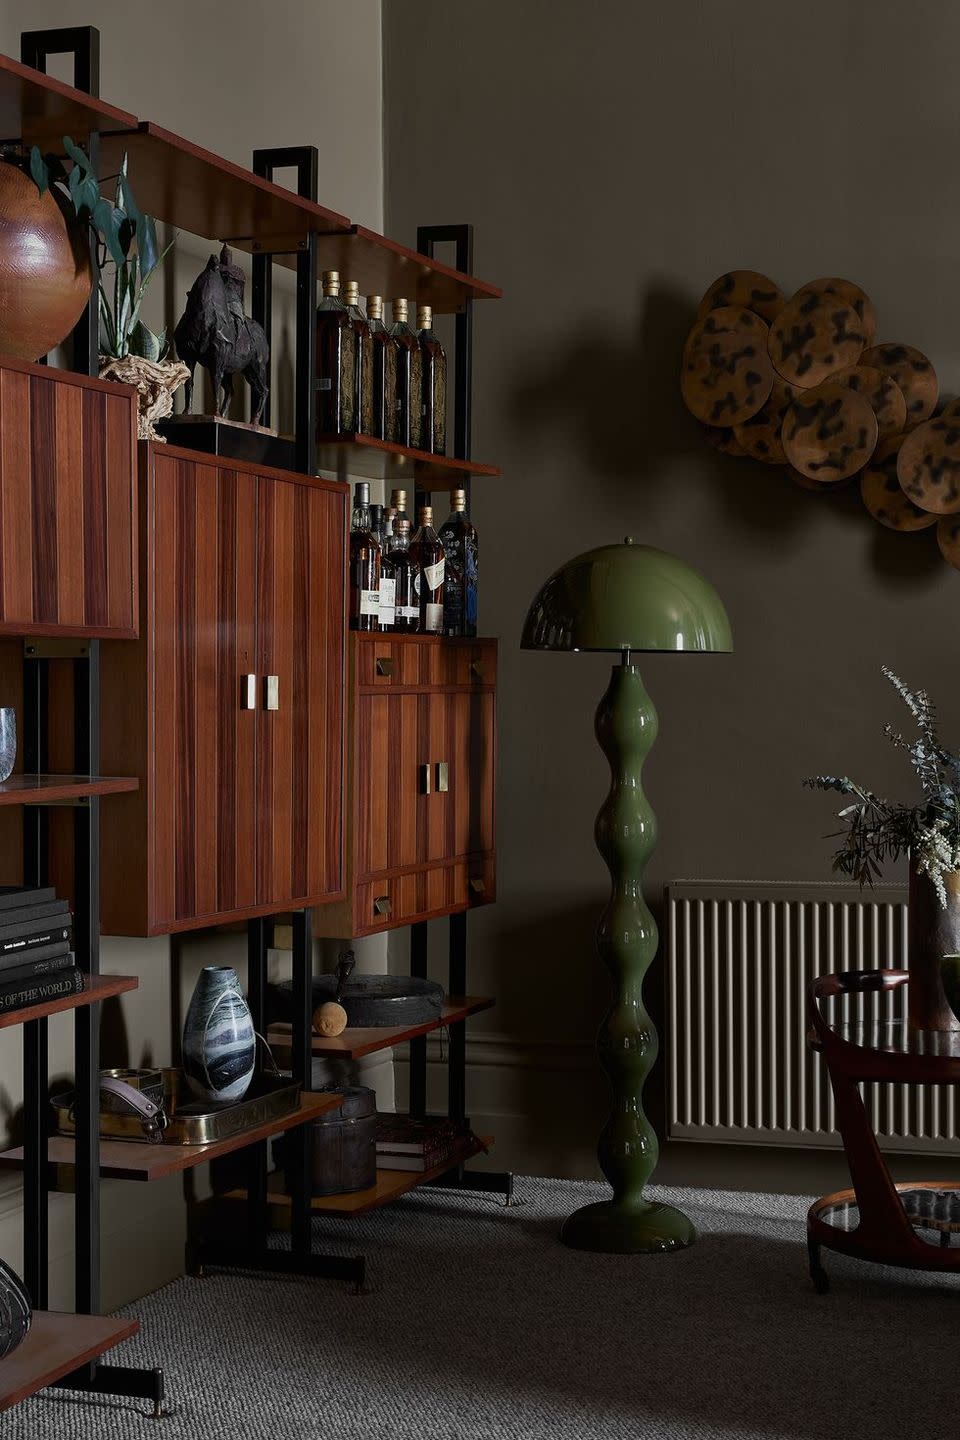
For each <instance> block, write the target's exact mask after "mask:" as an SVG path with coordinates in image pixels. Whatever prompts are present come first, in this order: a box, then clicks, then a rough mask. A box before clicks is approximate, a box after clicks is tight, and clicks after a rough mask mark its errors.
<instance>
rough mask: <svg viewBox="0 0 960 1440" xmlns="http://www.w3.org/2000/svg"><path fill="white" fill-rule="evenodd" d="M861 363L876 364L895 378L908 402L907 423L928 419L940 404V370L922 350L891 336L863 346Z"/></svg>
mask: <svg viewBox="0 0 960 1440" xmlns="http://www.w3.org/2000/svg"><path fill="white" fill-rule="evenodd" d="M860 363H861V364H862V365H873V366H875V367H876V368H877V369H878V370H883V371H884V372H885V373H886V374H887V375H889V376H890V378H891V379H892V380H896V382H897V384H898V385H899V386H900V389H901V390H902V391H903V398H904V399H905V400H906V402H907V424H908V425H919V424H920V422H921V421H922V420H929V418H930V416H931V415H932V414H933V412H934V410H936V408H937V396H938V395H939V393H940V386H939V384H938V382H937V372H936V370H934V368H933V365H932V364H931V362H930V361H929V360H928V359H927V357H926V355H924V353H923V351H922V350H917V349H916V348H915V347H914V346H913V345H901V344H900V343H899V341H896V340H894V341H890V340H888V341H885V342H884V344H882V345H872V346H871V347H870V349H869V350H864V352H863V354H862V355H861V356H860Z"/></svg>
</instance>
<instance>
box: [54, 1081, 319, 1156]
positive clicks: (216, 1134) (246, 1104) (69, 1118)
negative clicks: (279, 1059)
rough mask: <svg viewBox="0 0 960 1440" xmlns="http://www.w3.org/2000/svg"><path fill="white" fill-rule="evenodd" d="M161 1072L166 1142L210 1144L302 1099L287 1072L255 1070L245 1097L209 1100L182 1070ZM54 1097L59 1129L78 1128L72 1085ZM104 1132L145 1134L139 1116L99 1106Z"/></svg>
mask: <svg viewBox="0 0 960 1440" xmlns="http://www.w3.org/2000/svg"><path fill="white" fill-rule="evenodd" d="M161 1073H162V1075H163V1091H164V1101H163V1109H164V1114H165V1115H166V1117H167V1125H166V1129H165V1130H164V1132H163V1135H162V1136H161V1141H160V1143H161V1144H163V1145H209V1144H210V1143H211V1142H212V1141H214V1140H227V1139H229V1138H230V1137H231V1136H232V1135H237V1134H239V1132H240V1131H241V1130H251V1129H253V1127H254V1126H256V1125H262V1124H265V1123H266V1122H268V1121H271V1120H278V1119H281V1118H282V1117H283V1116H284V1115H289V1114H290V1113H291V1111H293V1110H296V1108H297V1106H298V1104H299V1103H300V1081H299V1080H290V1079H289V1078H288V1077H287V1076H285V1075H255V1076H254V1078H253V1080H252V1082H251V1084H250V1089H249V1090H248V1091H247V1093H246V1095H245V1096H244V1097H243V1099H242V1100H237V1101H235V1102H234V1103H233V1104H230V1105H211V1104H210V1102H209V1101H207V1100H196V1099H195V1098H194V1096H193V1095H192V1093H191V1091H190V1088H189V1086H188V1085H187V1082H186V1079H185V1077H184V1075H183V1072H182V1071H181V1070H173V1069H164V1070H163V1071H162V1072H161ZM50 1103H51V1105H52V1106H53V1108H54V1110H55V1111H56V1116H57V1129H58V1131H59V1132H60V1134H61V1135H74V1134H76V1125H75V1123H74V1119H73V1091H72V1090H70V1091H67V1092H66V1093H65V1094H62V1095H55V1096H54V1097H53V1099H52V1100H51V1101H50ZM100 1138H101V1139H102V1140H137V1141H140V1142H143V1140H144V1139H145V1138H146V1137H145V1136H144V1133H143V1126H142V1124H141V1122H140V1119H139V1117H138V1116H136V1115H133V1114H127V1115H119V1114H114V1113H112V1112H108V1111H101V1114H100Z"/></svg>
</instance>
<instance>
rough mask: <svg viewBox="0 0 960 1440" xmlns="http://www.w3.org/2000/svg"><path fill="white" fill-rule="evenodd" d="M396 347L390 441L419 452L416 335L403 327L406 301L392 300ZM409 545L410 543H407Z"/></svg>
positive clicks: (419, 383)
mask: <svg viewBox="0 0 960 1440" xmlns="http://www.w3.org/2000/svg"><path fill="white" fill-rule="evenodd" d="M390 334H391V335H392V337H393V339H394V342H395V343H396V347H397V406H396V416H397V428H396V434H395V436H394V439H395V440H396V441H397V443H398V444H400V445H408V446H409V447H410V448H411V449H412V450H419V449H420V428H421V423H420V422H421V414H420V410H421V406H422V404H423V400H422V388H423V387H422V381H421V372H422V360H421V356H420V345H419V342H418V341H417V337H416V335H414V333H413V331H412V330H411V329H410V326H409V325H408V324H407V302H406V300H394V302H393V325H392V327H391V329H390ZM410 543H411V545H412V544H413V541H412V540H411V542H410Z"/></svg>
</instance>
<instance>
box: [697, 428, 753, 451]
mask: <svg viewBox="0 0 960 1440" xmlns="http://www.w3.org/2000/svg"><path fill="white" fill-rule="evenodd" d="M700 432H701V434H702V435H703V438H704V440H706V442H707V444H708V445H710V446H711V447H712V448H713V449H714V450H719V451H720V453H721V455H735V456H736V457H737V459H739V460H742V459H743V457H744V455H746V453H747V452H746V451H745V450H744V448H743V446H742V445H741V444H740V441H739V440H738V439H737V437H736V435H734V433H733V431H732V430H731V429H730V428H729V426H726V425H704V424H703V422H702V421H701V424H700Z"/></svg>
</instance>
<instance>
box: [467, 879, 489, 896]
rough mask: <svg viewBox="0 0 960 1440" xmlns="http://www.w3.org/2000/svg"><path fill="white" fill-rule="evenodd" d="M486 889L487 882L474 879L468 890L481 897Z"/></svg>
mask: <svg viewBox="0 0 960 1440" xmlns="http://www.w3.org/2000/svg"><path fill="white" fill-rule="evenodd" d="M486 888H487V882H486V881H485V880H477V879H474V880H471V881H470V889H471V890H472V891H473V893H474V895H482V894H483V893H484V891H485V890H486Z"/></svg>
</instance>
